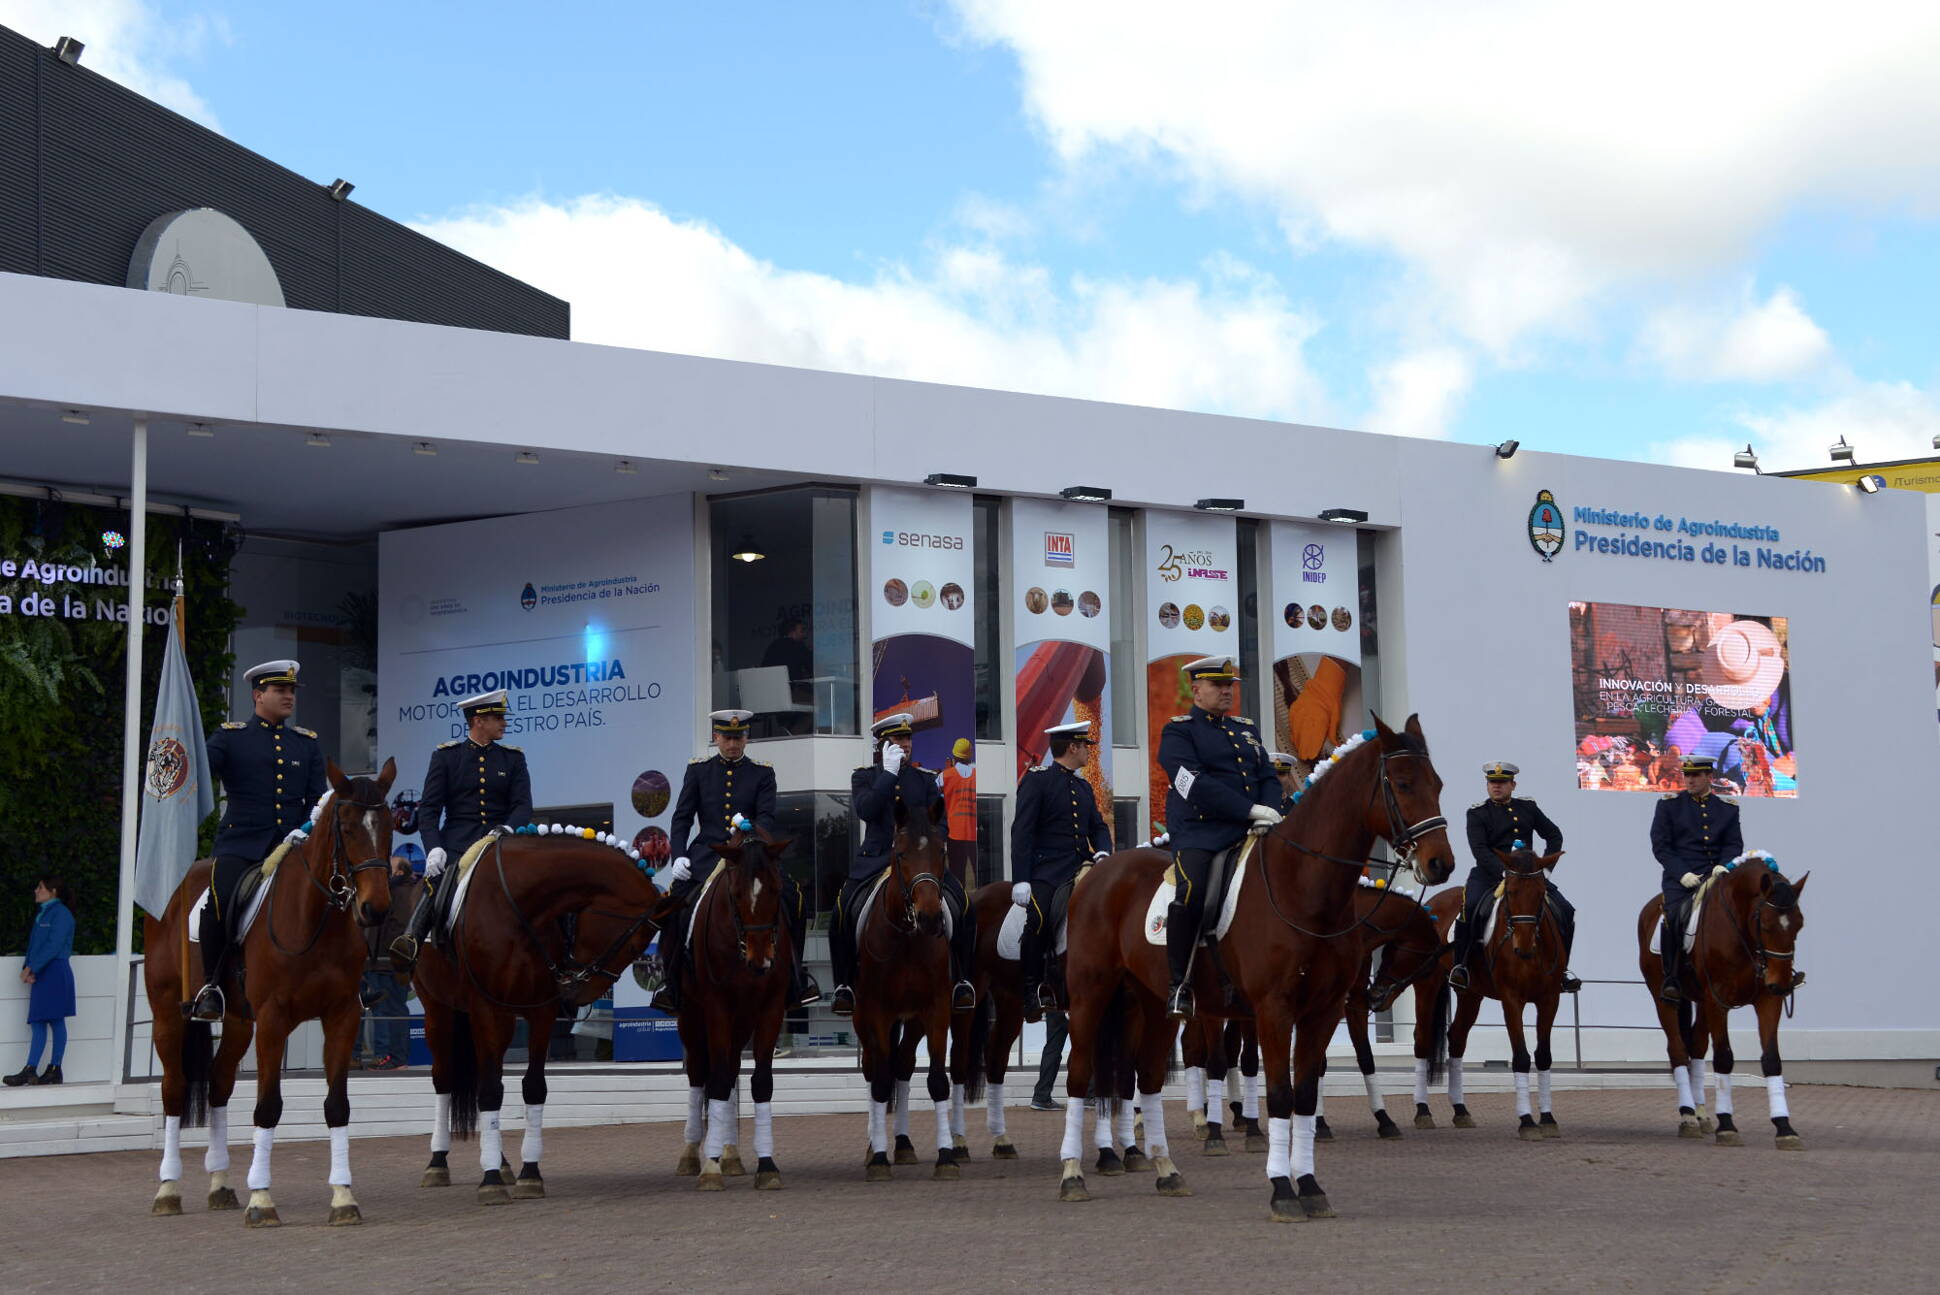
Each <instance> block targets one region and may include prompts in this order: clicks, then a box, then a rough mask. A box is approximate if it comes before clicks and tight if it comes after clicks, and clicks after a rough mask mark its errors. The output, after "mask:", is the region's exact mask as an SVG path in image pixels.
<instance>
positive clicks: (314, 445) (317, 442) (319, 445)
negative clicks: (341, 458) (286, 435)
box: [303, 432, 330, 450]
mask: <svg viewBox="0 0 1940 1295" xmlns="http://www.w3.org/2000/svg"><path fill="white" fill-rule="evenodd" d="M303 443H304V444H305V445H307V446H309V447H310V448H311V449H313V450H327V449H329V448H330V438H329V437H328V436H325V435H324V434H323V433H322V432H311V433H310V434H309V435H308V436H307V437H305V438H304V440H303Z"/></svg>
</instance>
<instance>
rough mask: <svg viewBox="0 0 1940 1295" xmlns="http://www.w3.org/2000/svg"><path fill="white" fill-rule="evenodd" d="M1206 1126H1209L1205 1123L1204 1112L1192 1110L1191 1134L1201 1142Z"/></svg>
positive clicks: (1203, 1139)
mask: <svg viewBox="0 0 1940 1295" xmlns="http://www.w3.org/2000/svg"><path fill="white" fill-rule="evenodd" d="M1208 1127H1210V1126H1209V1125H1208V1124H1207V1123H1206V1113H1205V1112H1204V1111H1194V1112H1193V1113H1192V1136H1193V1137H1195V1138H1198V1139H1199V1140H1200V1141H1202V1142H1203V1141H1205V1138H1206V1130H1207V1128H1208Z"/></svg>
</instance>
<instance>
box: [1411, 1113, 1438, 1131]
mask: <svg viewBox="0 0 1940 1295" xmlns="http://www.w3.org/2000/svg"><path fill="white" fill-rule="evenodd" d="M1415 1127H1416V1128H1418V1129H1432V1128H1434V1127H1435V1117H1434V1116H1432V1115H1430V1114H1429V1113H1428V1112H1426V1111H1419V1112H1417V1113H1416V1115H1415Z"/></svg>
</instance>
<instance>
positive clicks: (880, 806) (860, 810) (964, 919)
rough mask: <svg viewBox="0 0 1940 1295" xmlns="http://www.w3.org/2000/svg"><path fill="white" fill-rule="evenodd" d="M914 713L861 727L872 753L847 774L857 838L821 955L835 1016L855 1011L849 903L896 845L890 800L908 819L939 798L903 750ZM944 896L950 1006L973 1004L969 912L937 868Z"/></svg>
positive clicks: (957, 885) (863, 895)
mask: <svg viewBox="0 0 1940 1295" xmlns="http://www.w3.org/2000/svg"><path fill="white" fill-rule="evenodd" d="M914 723H915V717H914V716H912V715H911V714H909V712H907V711H898V712H897V713H896V714H894V715H885V716H883V717H882V718H881V719H879V720H877V721H876V722H875V723H874V724H872V725H871V726H870V728H869V733H870V736H871V737H873V738H875V739H876V752H875V757H874V759H873V760H872V761H871V762H870V763H868V764H865V765H863V766H861V767H860V768H858V769H857V770H856V771H855V772H854V773H853V774H852V775H850V777H849V796H850V800H851V803H852V804H853V806H854V808H855V815H856V818H857V819H859V820H860V821H861V823H862V844H861V846H860V847H859V848H858V849H857V850H856V853H855V859H854V861H853V862H852V863H851V864H850V865H849V879H848V880H847V881H846V882H844V883H843V885H842V894H841V896H840V897H839V898H838V899H837V900H836V904H835V922H834V923H833V925H832V926H831V927H830V930H829V955H830V960H831V961H833V962H834V964H835V996H834V999H833V1001H832V1002H831V1003H830V1010H831V1011H833V1012H834V1013H835V1014H836V1015H837V1016H848V1015H850V1014H851V1013H853V1012H854V1011H855V989H854V985H855V976H856V946H855V931H854V927H853V921H854V918H855V917H856V916H857V914H856V911H855V910H856V906H857V905H859V904H861V903H863V902H864V901H865V900H867V899H868V897H869V888H870V885H871V883H873V882H874V881H875V879H876V876H877V874H879V873H881V872H882V870H883V869H884V868H886V867H888V866H889V856H890V853H891V851H892V850H893V849H894V847H895V844H896V807H897V806H898V805H901V806H902V807H903V809H904V811H905V813H906V815H907V817H908V819H909V820H910V821H912V822H913V821H915V820H917V819H920V818H924V817H927V816H928V814H929V812H930V805H931V803H932V802H934V801H937V800H939V799H940V798H941V796H942V794H943V793H942V792H940V791H939V790H937V785H936V775H935V774H933V773H930V772H929V771H927V770H925V769H923V768H921V767H919V766H918V765H917V763H916V761H915V760H914V759H912V758H911V756H910V753H909V752H910V746H911V745H912V743H913V742H914V739H915V733H916V730H915V727H914ZM943 874H944V875H943V877H942V879H941V881H942V887H943V894H944V898H945V900H946V901H947V902H948V903H949V904H950V906H951V909H952V918H953V922H954V927H955V930H954V934H953V937H952V939H951V941H950V973H951V977H952V979H953V980H954V981H955V984H954V985H953V986H952V987H951V990H950V1007H951V1009H952V1010H953V1011H966V1010H968V1009H969V1008H972V1007H974V1006H976V1003H977V991H976V990H975V989H974V988H973V987H972V986H971V984H970V971H971V968H972V966H973V965H974V962H975V958H976V948H977V931H976V926H975V921H974V914H972V913H971V912H970V910H969V906H968V905H967V904H965V903H964V899H963V883H961V882H959V881H958V880H957V879H956V878H955V877H953V876H951V875H950V872H949V869H947V868H945V869H944V870H943Z"/></svg>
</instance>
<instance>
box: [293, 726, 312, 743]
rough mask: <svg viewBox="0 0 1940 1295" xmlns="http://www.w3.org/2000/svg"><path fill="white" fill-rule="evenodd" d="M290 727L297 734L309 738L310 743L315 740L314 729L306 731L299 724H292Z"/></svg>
mask: <svg viewBox="0 0 1940 1295" xmlns="http://www.w3.org/2000/svg"><path fill="white" fill-rule="evenodd" d="M290 727H291V728H293V729H295V730H296V731H297V732H299V733H301V734H303V736H305V737H307V738H309V739H310V740H311V741H312V742H314V741H316V740H317V735H316V731H315V730H314V729H307V728H305V727H303V725H301V724H292V725H290Z"/></svg>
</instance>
